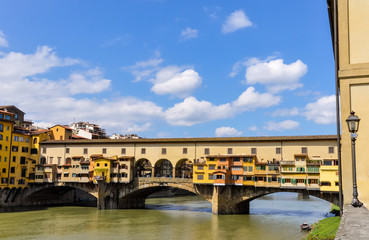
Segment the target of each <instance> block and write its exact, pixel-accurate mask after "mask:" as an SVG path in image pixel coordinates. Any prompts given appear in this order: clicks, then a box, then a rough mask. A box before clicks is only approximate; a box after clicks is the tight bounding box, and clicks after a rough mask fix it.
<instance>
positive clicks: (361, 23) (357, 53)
mask: <svg viewBox="0 0 369 240" xmlns="http://www.w3.org/2000/svg"><path fill="white" fill-rule="evenodd" d="M328 6H329V15H330V21H331V32H332V36H333V41H332V43H333V48H334V51H335V62H336V71H337V82H336V86H337V92H338V93H339V94H340V101H339V102H340V105H341V108H340V111H337V112H338V115H339V116H341V118H340V122H341V138H342V139H341V143H342V156H341V163H342V167H341V169H342V190H343V200H344V204H350V203H351V201H352V199H353V178H352V170H353V169H352V157H351V138H350V133H349V131H348V127H347V124H346V122H345V121H346V119H347V118H348V116H349V115H350V112H351V111H355V113H356V115H357V116H358V117H359V118H360V119H361V121H360V127H359V131H358V132H357V134H358V137H357V141H356V173H357V190H358V193H359V197H358V198H359V200H360V201H361V202H363V203H364V206H366V207H367V208H368V207H369V191H368V190H367V186H368V185H369V174H368V172H369V161H368V159H367V156H368V155H369V148H368V146H367V143H368V142H369V108H368V102H369V94H368V93H369V54H368V53H369V28H368V26H369V14H368V12H369V2H368V1H367V0H355V1H352V0H338V1H337V8H336V9H335V8H334V1H328ZM335 13H337V15H336V16H337V17H336V18H335ZM335 19H337V21H335ZM332 84H333V83H332Z"/></svg>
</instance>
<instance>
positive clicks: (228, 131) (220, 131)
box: [215, 127, 242, 137]
mask: <svg viewBox="0 0 369 240" xmlns="http://www.w3.org/2000/svg"><path fill="white" fill-rule="evenodd" d="M241 135H242V132H240V131H238V130H237V129H235V128H233V127H220V128H217V129H216V130H215V136H217V137H233V136H241Z"/></svg>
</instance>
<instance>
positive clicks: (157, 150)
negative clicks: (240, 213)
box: [40, 135, 338, 191]
mask: <svg viewBox="0 0 369 240" xmlns="http://www.w3.org/2000/svg"><path fill="white" fill-rule="evenodd" d="M332 149H333V150H332ZM40 157H41V158H40V159H41V160H40V162H42V163H44V164H45V165H44V166H51V165H53V166H55V168H56V169H57V171H56V178H55V181H61V182H68V181H71V182H81V181H82V180H81V178H80V176H84V180H83V181H86V176H87V168H86V167H85V168H84V171H83V173H82V165H83V164H82V163H84V164H86V165H87V164H89V169H88V176H89V181H91V182H95V183H96V182H97V181H99V180H101V181H106V182H130V181H132V179H133V178H134V177H173V178H192V179H193V182H194V183H195V184H212V185H238V186H243V185H248V186H256V187H281V188H283V187H285V188H289V187H290V188H306V189H315V190H316V189H320V187H321V182H328V181H330V182H332V181H333V182H334V183H335V182H337V181H338V175H337V171H338V169H335V168H332V170H329V171H332V173H333V172H334V174H336V175H334V174H333V175H332V174H326V172H325V174H321V171H322V168H321V167H322V164H324V163H327V164H328V161H331V162H334V161H337V147H336V136H334V135H332V136H289V137H239V138H180V139H124V140H113V139H96V140H63V141H60V140H51V141H45V142H42V143H41V156H40ZM75 159H78V160H77V161H76V164H74V160H75ZM59 169H60V171H59ZM327 171H328V170H327ZM40 174H42V173H40ZM81 174H84V175H81ZM44 176H46V175H45V174H44ZM50 176H52V175H50ZM44 181H45V182H49V181H50V179H47V180H46V179H45V180H44ZM325 190H326V191H338V186H336V185H334V184H333V186H332V185H331V188H326V189H325Z"/></svg>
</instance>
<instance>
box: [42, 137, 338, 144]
mask: <svg viewBox="0 0 369 240" xmlns="http://www.w3.org/2000/svg"><path fill="white" fill-rule="evenodd" d="M316 140H325V141H332V140H337V135H311V136H279V137H274V136H272V137H209V138H139V139H132V138H130V139H83V140H49V141H45V142H43V143H42V144H66V143H68V144H103V143H109V144H122V143H199V142H201V143H207V142H212V143H213V142H277V141H278V142H280V141H316Z"/></svg>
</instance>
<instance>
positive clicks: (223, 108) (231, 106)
mask: <svg viewBox="0 0 369 240" xmlns="http://www.w3.org/2000/svg"><path fill="white" fill-rule="evenodd" d="M279 102H280V97H279V96H274V95H271V94H269V93H259V92H256V91H255V88H253V87H249V88H247V89H246V90H245V91H244V92H243V93H242V94H241V95H240V96H239V97H238V98H237V99H236V100H235V101H233V102H231V103H225V104H222V105H219V106H216V105H213V104H212V103H210V102H207V101H199V100H197V99H196V98H194V97H188V98H186V99H185V100H184V101H183V102H181V103H177V104H175V105H174V106H173V107H171V108H169V109H167V110H166V111H165V116H166V120H167V122H168V123H169V124H171V125H178V126H192V125H194V124H198V123H204V122H208V121H213V120H217V119H224V118H230V117H233V116H234V115H235V114H237V113H242V112H244V111H251V110H255V109H257V108H266V107H270V106H274V105H278V104H279Z"/></svg>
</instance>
